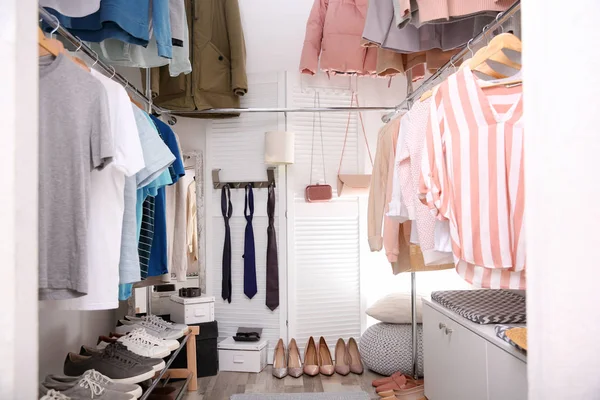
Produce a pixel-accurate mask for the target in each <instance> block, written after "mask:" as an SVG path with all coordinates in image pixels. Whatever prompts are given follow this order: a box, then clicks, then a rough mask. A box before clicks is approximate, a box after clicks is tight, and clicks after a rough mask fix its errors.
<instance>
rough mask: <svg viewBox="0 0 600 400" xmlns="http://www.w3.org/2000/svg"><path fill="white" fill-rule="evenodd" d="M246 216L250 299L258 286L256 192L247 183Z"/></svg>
mask: <svg viewBox="0 0 600 400" xmlns="http://www.w3.org/2000/svg"><path fill="white" fill-rule="evenodd" d="M244 192H245V196H244V198H245V199H244V217H245V218H246V230H245V232H244V255H243V256H242V257H243V258H244V294H245V295H246V296H248V298H249V299H251V298H253V297H254V295H255V294H256V292H257V291H258V288H257V286H256V253H255V249H254V229H253V228H252V218H253V217H254V192H253V190H252V185H251V184H248V185H246V188H245V189H244Z"/></svg>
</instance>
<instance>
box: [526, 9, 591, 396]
mask: <svg viewBox="0 0 600 400" xmlns="http://www.w3.org/2000/svg"><path fill="white" fill-rule="evenodd" d="M523 3H524V4H523V12H522V15H523V29H524V32H523V37H524V38H525V40H524V44H523V47H524V51H523V55H524V65H526V67H525V72H524V75H525V82H526V83H525V86H524V91H525V93H524V101H525V104H524V107H525V109H526V110H527V111H526V113H525V125H526V126H527V134H526V135H525V146H526V149H527V157H526V158H525V179H526V187H527V191H526V196H527V197H526V202H527V205H528V206H527V216H526V226H527V263H528V265H527V289H528V290H527V320H528V321H527V322H528V324H527V325H528V328H529V332H528V343H529V349H528V377H529V399H531V400H541V399H553V400H562V399H597V398H599V394H600V379H599V378H598V377H599V375H600V358H599V357H598V354H600V340H598V338H599V337H600V308H599V307H598V305H599V304H600V291H599V290H598V283H599V282H600V269H599V268H598V263H597V262H596V260H597V249H598V242H599V239H600V235H599V234H598V221H600V205H599V203H598V198H599V197H600V179H598V163H597V161H598V154H600V134H599V131H598V98H599V96H600V76H599V75H598V71H599V70H600V54H599V53H598V52H597V51H590V49H593V48H595V46H596V45H597V43H598V41H599V40H600V30H599V29H598V19H597V16H598V15H599V14H600V3H599V2H598V1H597V0H583V1H578V2H577V5H576V6H575V7H561V6H560V5H558V4H557V2H548V1H545V0H529V1H525V2H523ZM557 21H560V25H561V26H576V27H577V28H576V29H560V28H558V27H557V25H556V22H557ZM563 50H567V51H568V54H571V55H572V57H573V58H572V60H573V61H575V60H576V64H574V65H576V68H577V76H578V77H581V79H577V80H576V82H575V84H569V83H568V82H567V79H569V78H568V76H567V75H564V76H563V75H559V73H557V71H556V70H554V71H553V70H552V69H551V68H548V67H549V65H550V64H549V60H551V59H552V58H553V57H555V56H556V54H557V51H563Z"/></svg>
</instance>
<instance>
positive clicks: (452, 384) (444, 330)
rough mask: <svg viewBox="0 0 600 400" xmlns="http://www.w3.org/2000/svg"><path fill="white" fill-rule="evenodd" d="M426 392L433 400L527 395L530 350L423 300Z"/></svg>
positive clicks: (507, 399)
mask: <svg viewBox="0 0 600 400" xmlns="http://www.w3.org/2000/svg"><path fill="white" fill-rule="evenodd" d="M423 353H424V354H423V357H424V374H425V396H427V398H428V399H429V400H521V399H523V400H525V399H527V356H526V355H524V354H523V353H521V352H520V351H519V350H517V349H516V348H514V347H512V346H511V345H510V344H508V343H506V342H504V341H503V340H502V339H500V338H498V337H496V334H495V331H494V325H479V324H476V323H474V322H471V321H469V320H467V319H465V318H463V317H461V316H459V315H457V314H455V313H453V312H452V311H450V310H448V309H446V308H443V307H442V306H440V305H439V304H436V303H433V302H430V301H428V300H423Z"/></svg>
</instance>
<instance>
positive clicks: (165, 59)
mask: <svg viewBox="0 0 600 400" xmlns="http://www.w3.org/2000/svg"><path fill="white" fill-rule="evenodd" d="M71 3H73V2H72V1H69V0H42V1H41V2H40V5H41V6H44V7H46V9H47V10H48V11H49V12H50V13H52V14H53V15H54V16H55V17H56V18H57V19H58V21H59V23H60V25H62V26H63V27H65V28H67V29H68V30H69V31H70V32H71V33H72V34H74V35H75V36H78V37H79V38H81V39H82V40H85V41H88V42H90V47H91V48H92V49H93V51H95V52H96V53H97V57H98V59H99V60H101V61H103V62H104V63H106V64H108V65H111V66H125V67H138V68H142V69H144V70H143V71H142V74H143V78H144V76H145V73H146V71H145V69H151V77H152V79H151V86H152V95H153V97H154V102H155V103H156V104H157V105H158V106H161V107H165V108H168V109H170V110H172V111H193V110H206V109H211V108H239V107H240V97H242V96H244V95H245V94H246V93H247V92H248V79H247V76H246V45H245V40H244V33H243V29H242V22H241V16H240V10H239V4H238V0H226V1H220V0H207V1H198V0H168V1H167V0H151V1H148V0H131V1H127V2H124V1H120V0H102V2H99V1H95V0H94V1H90V2H89V3H90V4H89V5H87V4H86V6H83V5H80V6H75V5H72V4H71ZM86 3H87V2H86ZM46 29H47V31H51V30H52V28H51V27H48V26H47V27H46ZM142 80H143V81H144V82H145V79H142ZM188 115H189V114H188ZM221 116H222V117H227V116H229V117H233V116H237V115H236V114H228V115H225V114H223V115H221ZM198 117H204V118H207V117H208V118H211V117H214V115H212V116H211V115H210V114H209V115H207V114H202V115H198Z"/></svg>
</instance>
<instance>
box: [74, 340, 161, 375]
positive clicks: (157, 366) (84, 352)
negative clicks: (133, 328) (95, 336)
mask: <svg viewBox="0 0 600 400" xmlns="http://www.w3.org/2000/svg"><path fill="white" fill-rule="evenodd" d="M109 347H113V348H114V349H115V351H116V352H118V353H119V354H121V355H122V356H123V357H126V358H130V359H132V360H133V361H135V362H137V363H139V364H142V365H145V366H148V367H151V368H152V369H154V371H162V369H163V368H164V367H165V362H164V361H163V360H162V359H160V358H150V357H144V356H140V355H138V354H135V353H134V352H132V351H129V349H127V347H126V346H125V345H123V344H122V343H119V342H116V343H111V344H109V345H108V346H106V347H105V348H104V349H97V348H94V347H90V346H81V349H80V350H79V355H81V356H92V355H100V354H102V352H103V351H104V350H105V349H107V348H109Z"/></svg>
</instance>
